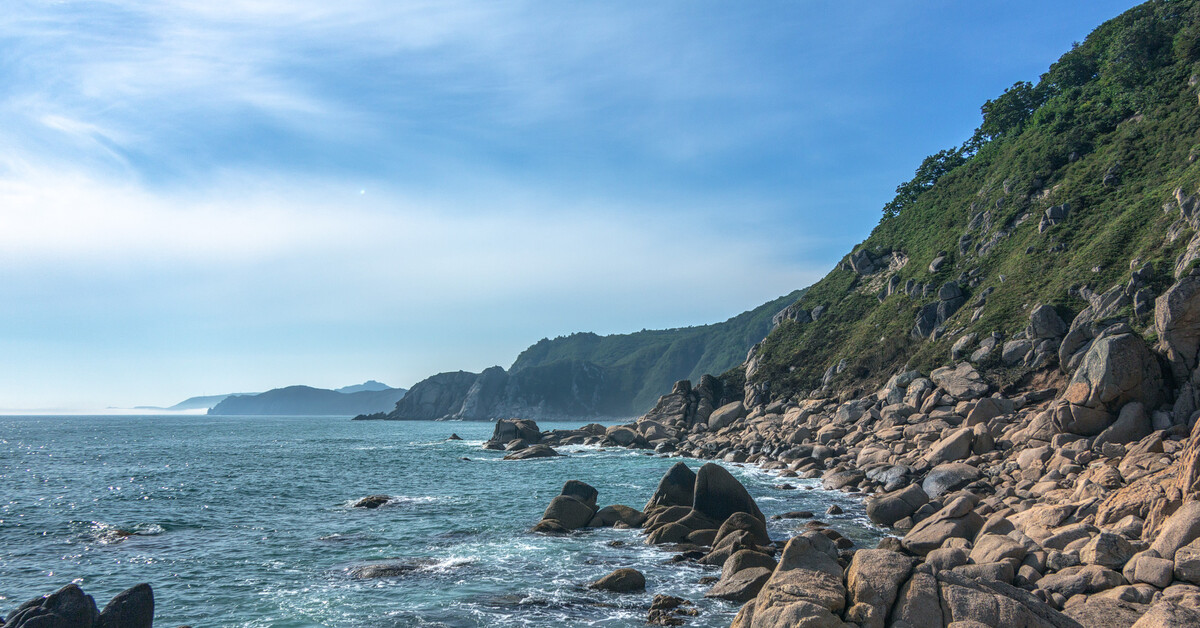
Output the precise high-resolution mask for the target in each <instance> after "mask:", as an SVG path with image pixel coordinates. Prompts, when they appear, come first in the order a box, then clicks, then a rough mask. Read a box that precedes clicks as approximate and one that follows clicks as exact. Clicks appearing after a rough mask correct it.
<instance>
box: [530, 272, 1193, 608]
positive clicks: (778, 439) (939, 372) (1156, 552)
mask: <svg viewBox="0 0 1200 628" xmlns="http://www.w3.org/2000/svg"><path fill="white" fill-rule="evenodd" d="M1191 281H1192V280H1191V278H1185V279H1184V281H1183V282H1181V283H1184V284H1188V283H1190V282H1191ZM1177 288H1178V285H1177V286H1176V287H1174V288H1173V289H1172V290H1175V289H1177ZM1168 292H1170V291H1168ZM1035 312H1037V314H1036V316H1037V317H1042V318H1046V317H1047V312H1045V311H1044V310H1041V309H1035ZM1087 315H1089V313H1087V312H1085V313H1084V314H1083V315H1081V316H1084V317H1086V316H1087ZM1037 322H1038V321H1037V320H1036V318H1035V321H1034V324H1036V323H1037ZM1091 322H1092V321H1080V320H1077V321H1075V322H1074V323H1073V324H1072V325H1071V329H1078V328H1080V327H1081V326H1082V325H1083V324H1085V323H1091ZM1058 323H1059V324H1058V325H1052V326H1051V327H1052V328H1055V329H1061V330H1063V331H1064V332H1065V331H1066V330H1067V326H1066V325H1065V323H1062V322H1061V321H1058ZM1168 323H1169V320H1168V321H1163V320H1160V321H1159V325H1160V326H1161V327H1169V324H1168ZM1034 324H1031V329H1032V328H1033V327H1034ZM1091 326H1092V327H1096V328H1099V329H1098V331H1095V332H1092V333H1093V337H1091V338H1089V339H1088V342H1087V343H1084V344H1083V346H1078V345H1077V346H1075V347H1074V349H1075V351H1074V352H1071V353H1067V354H1066V355H1065V356H1064V357H1065V358H1066V359H1065V360H1063V361H1062V364H1065V365H1067V366H1064V367H1059V366H1058V365H1057V364H1052V365H1051V366H1050V367H1048V368H1046V369H1043V370H1042V371H1041V372H1040V373H1039V374H1037V375H1036V376H1035V377H1033V378H1031V379H1029V380H1028V381H1027V384H1026V385H1024V386H1021V387H1014V388H1012V389H1009V390H1006V391H1004V392H999V391H996V387H995V386H993V385H991V384H990V383H989V382H988V380H987V378H986V376H985V375H984V374H981V373H980V372H979V370H977V369H976V368H975V366H973V365H972V363H971V362H970V361H967V360H954V361H952V362H951V365H950V366H947V367H943V368H939V369H935V370H934V371H933V372H932V373H929V374H922V373H919V372H915V371H906V372H902V373H898V374H896V375H895V376H894V377H892V378H891V379H890V380H889V381H888V382H887V384H885V385H884V386H883V387H882V388H881V389H879V390H877V391H875V392H872V393H869V394H865V395H863V394H859V395H848V394H847V395H842V396H833V395H830V396H828V397H825V396H822V395H820V394H814V395H812V396H810V397H809V398H805V399H788V400H775V401H772V402H770V403H760V404H757V405H751V406H750V407H749V408H747V406H746V404H745V403H744V402H742V401H734V402H731V403H728V404H723V405H721V406H720V407H717V408H715V409H714V408H713V407H712V406H714V405H715V404H714V403H713V400H714V395H713V394H712V393H713V391H712V390H711V389H708V388H707V387H706V386H705V385H704V383H703V382H702V383H701V385H700V386H697V387H695V388H694V389H693V388H692V386H691V384H690V383H689V382H680V383H679V384H677V385H676V387H675V389H674V390H673V391H672V393H670V394H668V395H665V396H663V397H662V398H661V399H660V401H659V403H658V405H657V406H656V408H655V409H654V410H652V411H651V412H649V413H647V414H646V415H644V416H643V417H640V418H639V419H637V420H636V421H633V422H631V423H628V424H625V425H616V426H611V427H608V428H606V429H605V430H604V434H603V435H599V434H586V435H585V434H578V433H576V434H563V433H554V432H548V433H546V434H544V435H543V439H544V440H541V441H539V442H540V443H542V444H549V445H551V446H553V445H554V444H555V443H560V442H573V441H574V440H576V439H583V440H584V441H592V440H593V439H594V442H599V443H600V444H602V445H605V446H608V445H619V446H624V447H633V448H647V449H653V450H654V451H656V452H658V453H660V454H666V455H670V456H680V457H690V458H696V459H711V460H721V461H724V462H727V463H745V464H754V465H757V466H759V467H760V468H762V469H765V470H768V471H772V472H774V473H776V474H778V476H779V477H780V478H781V479H786V478H789V477H797V476H798V477H804V478H813V479H816V478H820V479H821V481H822V484H823V486H824V488H826V489H830V490H840V491H845V492H849V493H857V494H861V495H862V496H863V497H864V499H865V502H866V509H867V513H868V516H870V518H871V520H872V521H873V522H874V523H876V524H878V525H881V526H885V527H887V528H890V529H891V530H892V532H893V534H894V535H895V536H892V537H888V538H886V539H885V540H884V541H883V542H881V543H880V545H879V547H878V548H875V549H858V550H857V551H856V552H854V553H851V554H849V555H842V556H840V557H839V558H840V560H839V567H840V568H841V571H840V572H839V578H838V586H839V587H841V589H840V590H841V592H842V595H841V596H840V597H839V596H838V595H830V596H829V597H828V599H826V600H824V603H823V605H822V604H821V603H816V602H814V601H813V600H791V601H787V600H784V601H781V599H780V598H779V596H778V595H777V593H778V589H779V586H784V584H782V583H785V582H786V581H788V579H789V578H796V577H801V576H800V575H798V574H793V573H788V572H790V571H792V570H796V569H806V570H808V572H813V570H814V569H815V567H813V564H808V565H807V566H805V565H803V564H802V563H804V561H799V562H796V560H799V559H796V560H794V561H792V563H794V564H796V565H800V566H794V567H792V568H790V569H783V568H782V567H776V568H775V569H774V570H773V571H772V574H771V575H770V576H769V578H767V579H764V580H763V581H762V582H761V584H762V588H761V589H759V591H758V592H757V594H756V595H755V596H754V597H752V598H751V599H749V600H748V601H747V603H746V604H745V606H744V607H743V610H742V613H740V614H739V618H738V619H737V620H735V621H734V623H733V625H734V626H775V625H779V626H782V625H789V624H786V623H777V618H778V617H783V616H784V615H786V616H788V617H792V618H793V619H796V617H798V616H796V615H793V614H792V613H794V612H800V611H799V610H796V609H798V608H800V607H799V606H796V605H798V604H801V602H803V604H814V603H816V606H815V607H809V606H804V608H805V609H807V611H805V612H806V613H808V614H806V615H804V616H805V617H809V618H810V619H812V621H816V622H818V623H814V624H812V625H822V626H824V625H860V626H902V625H921V624H924V623H926V622H932V623H931V624H930V625H939V622H942V623H941V625H947V624H950V623H952V622H971V621H974V622H980V623H981V624H983V625H991V626H994V625H998V623H997V622H1001V621H1002V619H1003V618H1013V617H1020V618H1024V619H1023V620H1022V621H1026V622H1027V623H1026V624H1025V625H1036V626H1043V625H1045V626H1080V625H1089V626H1091V625H1103V626H1108V625H1113V626H1131V625H1135V626H1138V627H1139V628H1141V627H1142V626H1158V625H1200V586H1198V585H1200V501H1195V500H1196V497H1197V495H1196V492H1195V489H1196V487H1197V486H1200V427H1197V422H1196V420H1195V418H1191V417H1184V416H1182V415H1180V414H1178V413H1175V412H1172V411H1171V406H1169V405H1166V404H1165V403H1164V401H1163V400H1164V399H1166V398H1167V397H1166V396H1165V395H1163V394H1162V391H1161V389H1162V387H1163V382H1162V379H1161V378H1160V377H1159V376H1157V374H1156V373H1155V372H1154V370H1153V369H1152V368H1151V367H1154V368H1156V367H1157V363H1156V362H1155V361H1154V358H1153V354H1152V353H1151V351H1150V350H1149V348H1148V347H1147V346H1146V344H1145V342H1144V341H1142V340H1141V338H1140V337H1138V336H1136V335H1135V334H1133V333H1131V331H1130V330H1129V328H1128V326H1127V325H1125V324H1123V323H1121V322H1105V323H1103V324H1092V325H1091ZM1169 331H1170V330H1169V329H1168V330H1167V332H1168V333H1166V334H1164V335H1165V336H1168V337H1170V333H1169ZM1049 340H1051V341H1052V342H1051V343H1049V345H1048V346H1050V349H1049V351H1055V353H1057V351H1056V350H1057V349H1060V348H1061V347H1062V346H1063V344H1064V343H1063V338H1062V335H1059V336H1058V337H1052V338H1050V339H1049ZM993 344H994V343H993ZM997 348H998V347H997ZM1075 353H1077V354H1079V355H1073V354H1075ZM1055 357H1057V355H1056V356H1055ZM1131 364H1132V365H1133V366H1132V367H1131V366H1130V365H1131ZM1143 366H1145V368H1143ZM985 372H986V371H985ZM1131 373H1132V374H1131ZM1115 380H1119V381H1121V386H1114V385H1113V384H1112V382H1113V381H1115ZM1131 380H1132V381H1133V384H1132V385H1130V384H1129V383H1128V382H1130V381H1131ZM1109 389H1114V390H1117V391H1118V392H1117V393H1116V394H1110V393H1109ZM751 393H752V391H749V390H748V391H747V398H750V397H751ZM1105 395H1107V399H1105V400H1104V402H1099V401H1097V399H1099V398H1101V397H1102V396H1105ZM1174 396H1176V397H1178V396H1179V395H1174ZM1102 403H1103V405H1101V404H1102ZM1189 418H1190V420H1189ZM652 510H653V509H652ZM647 514H648V515H650V518H651V519H653V516H654V513H653V512H649V513H647ZM676 514H680V516H686V513H676ZM658 523H660V524H661V521H660V522H658ZM691 531H692V532H694V531H696V529H695V528H693V529H692V530H691ZM647 532H648V533H649V534H650V535H651V538H650V539H649V541H654V540H655V539H654V534H655V532H656V529H655V527H654V525H653V523H652V524H651V525H650V528H649V529H647ZM810 536H811V535H810ZM799 538H800V537H796V538H794V539H792V540H791V541H789V542H792V541H795V542H797V543H803V541H797V540H796V539H799ZM810 540H811V539H810ZM704 549H707V548H704ZM760 549H761V548H760ZM709 551H711V550H709ZM797 551H798V550H797ZM806 551H807V550H806ZM810 553H811V552H810ZM784 555H785V556H786V555H788V553H787V550H784ZM860 555H861V558H858V556H860ZM814 560H815V559H814ZM784 562H786V561H784ZM818 562H820V561H818ZM780 564H781V565H782V564H783V562H781V563H780ZM814 564H816V563H814ZM856 565H857V566H856ZM826 567H828V565H826ZM864 570H865V571H867V572H872V573H873V572H875V571H876V570H879V571H881V572H882V573H884V574H886V575H885V576H882V575H881V576H878V577H877V578H876V579H879V578H882V579H883V580H881V581H879V582H872V583H870V584H869V585H868V584H861V583H862V582H863V579H864V578H865V577H866V576H864V575H863V573H862V572H863V571H864ZM816 571H820V570H819V569H817V570H816ZM736 572H737V570H734V573H736ZM727 575H730V574H727ZM758 575H762V574H758ZM803 577H805V578H812V577H816V576H813V575H812V573H806V574H803ZM775 580H778V581H779V582H778V583H776V584H778V585H779V586H775V585H772V584H771V583H772V582H774V581H775ZM858 585H861V586H858ZM856 587H857V588H856ZM863 587H865V588H863ZM834 589H835V590H836V589H837V587H834ZM772 591H774V593H771V592H772ZM838 600H841V601H838ZM960 602H961V603H960ZM781 605H782V606H781ZM783 607H787V608H789V609H791V610H781V609H782V608H783ZM793 607H795V608H793ZM926 607H928V608H933V609H940V610H939V611H937V612H936V613H933V614H936V615H938V616H937V617H936V618H935V617H932V615H931V616H929V617H923V616H921V613H922V612H925V611H923V610H922V609H923V608H926ZM818 608H821V609H824V611H822V612H818V610H817V609H818ZM756 609H757V610H756ZM764 610H765V611H766V613H765V614H764V612H763V611H764ZM809 611H811V612H809ZM826 613H827V614H826ZM810 615H811V617H810ZM772 618H776V619H772ZM815 618H819V620H818V619H815ZM835 620H836V621H835ZM917 620H919V622H918V621H917ZM779 621H782V620H779ZM789 621H790V620H789ZM806 621H807V620H806ZM821 622H825V623H821ZM838 622H845V623H838ZM903 622H909V623H908V624H905V623H903ZM1097 622H1100V623H1097ZM1106 622H1107V623H1106ZM1164 622H1165V623H1164ZM1172 622H1174V623H1172ZM797 625H809V624H807V623H802V624H797ZM963 625H971V624H963Z"/></svg>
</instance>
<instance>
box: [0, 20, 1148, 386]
mask: <svg viewBox="0 0 1200 628" xmlns="http://www.w3.org/2000/svg"><path fill="white" fill-rule="evenodd" d="M1131 6H1133V3H1132V2H1113V1H1107V0H1094V1H1091V2H1087V3H1081V2H1077V1H1073V0H1072V1H1066V0H1041V1H1038V2H1032V1H1023V0H1018V1H1003V2H1002V1H991V0H987V1H972V2H949V1H931V2H920V3H900V2H865V1H850V2H846V1H843V2H826V1H786V2H760V3H717V2H691V1H689V2H682V1H680V2H663V3H646V2H605V3H576V2H460V1H455V0H439V1H436V2H381V1H366V0H339V1H338V2H335V3H334V2H327V1H325V0H230V1H225V2H208V1H204V0H176V1H173V2H168V1H157V0H139V1H132V0H130V1H127V2H97V1H93V2H73V1H70V0H64V1H55V2H49V1H26V0H11V1H9V2H6V3H5V7H4V11H3V14H0V85H3V88H2V89H0V119H2V120H3V124H0V408H9V409H17V408H39V409H49V408H59V409H65V408H97V407H104V406H109V405H121V406H127V405H135V404H164V405H166V404H171V403H174V402H176V401H178V400H181V399H182V398H184V397H187V396H191V395H197V394H216V393H224V392H231V391H246V390H265V389H268V388H272V387H277V386H284V385H289V384H296V383H305V384H310V385H315V386H323V387H337V386H343V385H347V384H351V383H355V382H360V381H362V380H365V379H368V378H375V379H379V380H382V381H385V382H387V383H389V384H392V385H400V386H406V387H407V386H409V385H411V384H412V383H414V382H415V381H417V380H419V379H421V378H423V377H425V376H427V375H429V374H432V373H435V372H438V371H444V370H458V369H467V370H478V369H481V368H484V367H487V366H490V365H492V364H501V365H504V366H507V365H508V364H509V363H511V361H512V359H513V358H514V357H515V356H516V354H517V353H518V352H519V351H520V350H521V349H522V348H524V347H525V346H528V345H529V344H531V343H533V342H535V341H537V340H538V339H540V338H542V337H554V336H557V335H561V334H567V333H570V332H573V331H595V332H598V333H617V332H628V331H636V330H638V329H642V328H662V327H675V326H683V325H693V324H702V323H707V322H715V321H718V320H723V319H725V318H728V317H729V316H732V315H735V314H737V313H739V312H741V311H744V310H746V309H749V308H752V307H754V306H756V305H758V304H760V303H762V302H765V301H767V300H769V299H772V298H774V297H777V296H779V295H781V294H785V293H787V292H789V291H791V290H793V289H796V288H799V287H803V286H805V285H808V284H810V283H812V282H813V281H815V280H816V279H818V278H820V276H822V275H823V274H824V273H825V272H827V271H828V270H829V268H830V267H832V265H833V264H835V263H836V262H837V261H838V259H840V257H841V256H842V255H843V254H844V253H845V252H846V251H847V250H848V249H849V248H850V247H851V246H853V245H854V244H855V243H857V242H859V241H861V240H862V239H863V238H865V237H866V235H867V233H869V231H870V229H871V227H872V226H874V224H875V223H876V222H877V221H878V217H879V212H880V208H881V206H882V205H883V203H885V202H886V201H887V200H889V199H890V198H891V196H892V194H893V191H894V188H895V186H896V184H897V183H899V182H901V181H903V180H905V179H908V178H909V177H911V174H912V171H913V170H914V169H915V167H916V166H917V164H919V163H920V161H921V159H922V158H923V157H924V156H926V155H928V154H931V153H933V152H936V151H937V150H939V149H942V148H945V147H949V146H952V145H956V144H958V143H960V142H961V141H962V140H963V139H965V138H966V137H967V136H968V135H969V134H970V132H971V130H972V129H974V127H975V126H977V124H978V122H979V105H981V104H982V103H983V101H984V100H986V99H988V98H992V97H994V96H996V95H998V94H999V93H1001V92H1002V91H1003V90H1004V89H1005V88H1006V87H1008V86H1009V85H1011V84H1012V83H1013V82H1015V81H1018V80H1036V79H1037V77H1038V75H1039V74H1041V73H1042V72H1044V71H1045V69H1046V67H1047V66H1048V65H1049V64H1050V63H1051V62H1053V61H1054V60H1055V59H1057V58H1058V56H1060V55H1061V54H1062V53H1063V52H1065V51H1066V50H1068V49H1069V48H1070V45H1071V43H1072V42H1074V41H1079V40H1082V39H1083V38H1084V37H1085V36H1086V35H1087V34H1088V33H1089V32H1090V31H1091V30H1092V29H1093V28H1095V27H1096V26H1098V25H1099V24H1100V23H1101V22H1103V21H1104V20H1106V19H1108V18H1110V17H1113V16H1115V15H1117V14H1118V13H1120V12H1121V11H1123V10H1125V9H1127V8H1129V7H1131Z"/></svg>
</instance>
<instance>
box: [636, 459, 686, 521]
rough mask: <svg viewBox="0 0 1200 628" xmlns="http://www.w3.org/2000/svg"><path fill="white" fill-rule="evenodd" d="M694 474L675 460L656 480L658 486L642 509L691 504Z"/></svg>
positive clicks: (648, 509)
mask: <svg viewBox="0 0 1200 628" xmlns="http://www.w3.org/2000/svg"><path fill="white" fill-rule="evenodd" d="M695 487H696V474H695V473H694V472H693V471H692V470H691V469H689V468H688V466H687V465H686V464H684V463H682V462H676V463H675V464H674V465H672V466H671V468H670V469H668V470H667V472H666V473H665V474H663V476H662V479H661V480H659V481H658V488H656V489H655V490H654V494H653V495H651V496H650V501H648V502H646V507H645V508H643V509H642V510H643V511H645V512H649V511H650V510H651V509H652V508H655V507H658V506H691V505H692V498H693V490H694V489H695Z"/></svg>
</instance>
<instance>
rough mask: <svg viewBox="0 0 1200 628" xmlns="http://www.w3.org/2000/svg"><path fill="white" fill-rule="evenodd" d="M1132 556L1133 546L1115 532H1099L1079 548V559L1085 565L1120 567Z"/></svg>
mask: <svg viewBox="0 0 1200 628" xmlns="http://www.w3.org/2000/svg"><path fill="white" fill-rule="evenodd" d="M1132 556H1133V546H1132V545H1130V544H1129V541H1126V540H1125V537H1122V536H1120V535H1117V534H1112V533H1111V532H1101V533H1100V534H1097V535H1096V536H1095V537H1092V540H1090V541H1088V542H1087V544H1086V545H1084V546H1083V548H1082V549H1080V550H1079V560H1080V561H1081V562H1082V563H1083V564H1085V565H1100V566H1101V567H1108V568H1109V569H1121V568H1122V567H1124V566H1125V563H1127V562H1129V559H1130V557H1132Z"/></svg>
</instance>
